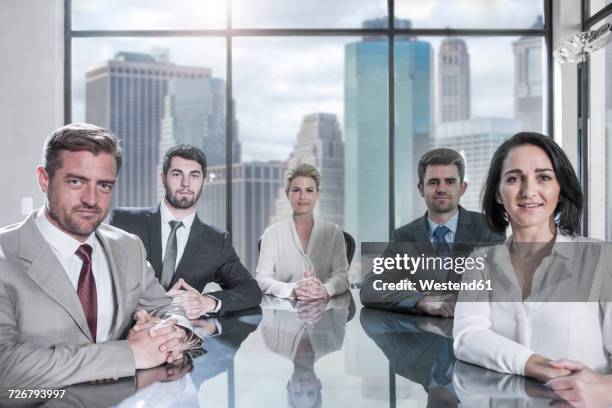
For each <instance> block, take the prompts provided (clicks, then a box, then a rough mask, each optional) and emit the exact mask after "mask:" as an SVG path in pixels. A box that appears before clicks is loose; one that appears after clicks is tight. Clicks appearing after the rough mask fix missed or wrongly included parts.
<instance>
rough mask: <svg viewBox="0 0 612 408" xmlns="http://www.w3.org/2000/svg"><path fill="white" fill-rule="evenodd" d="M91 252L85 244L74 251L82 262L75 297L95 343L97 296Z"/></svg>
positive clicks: (89, 247)
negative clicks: (77, 298)
mask: <svg viewBox="0 0 612 408" xmlns="http://www.w3.org/2000/svg"><path fill="white" fill-rule="evenodd" d="M91 252H92V248H91V246H89V245H87V244H83V245H81V246H80V247H79V248H78V249H77V250H76V255H77V256H78V257H79V258H81V260H82V261H83V266H81V274H80V275H79V284H78V286H77V295H78V296H79V300H80V301H81V306H83V311H84V312H85V319H86V320H87V325H88V326H89V331H90V332H91V338H92V339H93V341H94V343H95V342H96V335H97V327H98V298H97V296H98V295H97V292H96V279H95V278H94V275H93V270H92V264H91Z"/></svg>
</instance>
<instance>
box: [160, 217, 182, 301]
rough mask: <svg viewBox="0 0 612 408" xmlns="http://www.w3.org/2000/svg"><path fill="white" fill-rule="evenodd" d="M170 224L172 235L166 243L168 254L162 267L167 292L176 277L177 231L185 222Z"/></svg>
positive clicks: (162, 279)
mask: <svg viewBox="0 0 612 408" xmlns="http://www.w3.org/2000/svg"><path fill="white" fill-rule="evenodd" d="M168 224H170V228H171V229H170V235H169V236H168V242H167V243H166V253H165V254H164V263H163V265H162V274H161V285H162V286H163V287H164V289H166V290H168V289H169V288H170V282H172V277H173V276H174V271H175V268H176V254H177V244H176V230H178V229H179V228H180V227H182V226H183V222H182V221H170V222H168Z"/></svg>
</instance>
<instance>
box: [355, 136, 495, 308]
mask: <svg viewBox="0 0 612 408" xmlns="http://www.w3.org/2000/svg"><path fill="white" fill-rule="evenodd" d="M418 175H419V182H418V184H417V188H418V190H419V193H420V195H421V197H423V198H424V199H425V204H426V205H427V212H426V213H425V215H424V216H423V217H420V218H417V219H416V220H414V221H412V222H411V223H409V224H407V225H404V226H402V227H400V228H398V229H396V230H395V231H394V232H393V237H392V238H393V239H392V241H393V242H392V243H411V245H412V247H413V248H414V249H415V250H416V255H420V254H428V255H435V256H436V257H439V258H443V259H444V258H447V257H453V256H458V255H460V253H461V254H463V255H467V254H468V253H469V252H470V251H471V249H473V246H474V245H473V244H475V243H486V242H503V241H504V239H505V237H504V236H502V235H499V234H495V233H493V232H491V231H490V230H489V228H488V227H487V223H486V220H485V219H484V217H483V216H482V214H480V213H478V212H473V211H468V210H466V209H464V208H463V207H461V206H460V205H459V201H460V199H461V196H462V195H463V194H464V193H465V191H466V189H467V187H468V186H467V182H466V181H465V180H464V178H465V161H464V160H463V157H461V155H460V154H459V153H457V152H456V151H454V150H452V149H446V148H440V149H434V150H431V151H429V152H427V153H425V154H424V155H423V157H421V159H420V160H419V165H418ZM459 244H461V245H459ZM459 246H460V247H461V250H458V249H457V248H458V247H459ZM454 247H455V250H453V249H454ZM387 252H388V251H387ZM387 255H389V254H388V253H387ZM431 274H432V275H433V278H434V279H435V280H436V281H439V282H446V281H449V280H450V281H458V280H460V278H461V276H460V275H458V274H456V273H455V272H454V271H452V270H448V269H444V268H442V269H438V270H435V271H431ZM432 275H430V276H429V277H430V278H431V277H432ZM409 277H410V276H409V274H407V272H406V271H403V270H402V271H400V270H391V271H386V272H384V273H382V274H375V273H373V272H370V273H368V274H367V275H366V276H365V278H364V281H363V284H362V288H361V293H360V296H361V302H362V303H363V304H364V306H368V307H375V308H378V309H384V310H390V311H395V312H409V313H425V314H428V315H434V316H443V317H452V316H453V310H454V305H455V301H456V296H454V295H452V294H446V295H443V296H439V295H434V294H427V293H421V292H418V291H411V290H403V291H377V290H375V289H374V281H375V280H381V279H382V280H383V281H387V282H399V281H401V280H403V279H406V278H409ZM412 278H414V276H412ZM417 278H418V277H417Z"/></svg>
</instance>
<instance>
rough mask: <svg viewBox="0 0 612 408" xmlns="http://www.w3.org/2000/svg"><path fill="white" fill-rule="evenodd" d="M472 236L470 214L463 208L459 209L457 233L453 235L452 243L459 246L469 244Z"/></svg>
mask: <svg viewBox="0 0 612 408" xmlns="http://www.w3.org/2000/svg"><path fill="white" fill-rule="evenodd" d="M473 236H474V234H473V233H472V222H471V220H470V214H469V213H468V212H467V211H466V210H464V209H463V207H459V220H458V222H457V233H456V234H455V241H454V242H456V243H460V244H461V243H464V244H465V243H471V242H472V240H473Z"/></svg>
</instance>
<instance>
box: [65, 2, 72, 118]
mask: <svg viewBox="0 0 612 408" xmlns="http://www.w3.org/2000/svg"><path fill="white" fill-rule="evenodd" d="M71 34H72V3H71V0H64V124H66V125H67V124H68V123H70V122H72V71H71V70H72V35H71Z"/></svg>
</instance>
